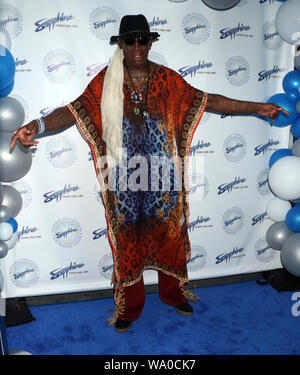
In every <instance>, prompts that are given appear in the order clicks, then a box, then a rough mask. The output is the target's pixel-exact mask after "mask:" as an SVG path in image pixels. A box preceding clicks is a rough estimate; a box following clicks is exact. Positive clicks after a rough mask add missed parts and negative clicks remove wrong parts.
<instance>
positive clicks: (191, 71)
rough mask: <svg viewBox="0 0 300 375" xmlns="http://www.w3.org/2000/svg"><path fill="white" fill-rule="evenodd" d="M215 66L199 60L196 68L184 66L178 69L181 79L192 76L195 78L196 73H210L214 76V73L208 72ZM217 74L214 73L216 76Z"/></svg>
mask: <svg viewBox="0 0 300 375" xmlns="http://www.w3.org/2000/svg"><path fill="white" fill-rule="evenodd" d="M212 66H213V63H212V62H207V61H205V60H199V62H198V64H196V65H194V66H184V67H182V68H179V69H178V72H179V74H180V75H181V77H186V76H190V77H191V78H192V77H195V75H196V73H209V74H212V73H213V72H212V71H208V70H207V69H209V68H211V67H212ZM215 73H216V72H214V74H215Z"/></svg>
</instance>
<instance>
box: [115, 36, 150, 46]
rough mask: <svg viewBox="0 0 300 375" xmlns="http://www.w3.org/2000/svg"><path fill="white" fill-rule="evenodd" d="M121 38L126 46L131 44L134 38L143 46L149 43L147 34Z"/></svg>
mask: <svg viewBox="0 0 300 375" xmlns="http://www.w3.org/2000/svg"><path fill="white" fill-rule="evenodd" d="M122 40H123V41H124V43H125V44H126V46H133V45H134V42H135V41H136V40H137V42H138V44H139V45H140V46H145V45H147V44H148V43H149V40H150V38H149V37H148V36H139V37H137V38H124V39H122Z"/></svg>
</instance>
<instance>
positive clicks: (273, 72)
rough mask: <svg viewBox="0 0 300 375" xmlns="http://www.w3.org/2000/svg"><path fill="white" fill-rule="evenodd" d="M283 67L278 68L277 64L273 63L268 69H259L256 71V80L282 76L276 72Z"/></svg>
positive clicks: (280, 70)
mask: <svg viewBox="0 0 300 375" xmlns="http://www.w3.org/2000/svg"><path fill="white" fill-rule="evenodd" d="M284 71H285V69H282V68H279V66H278V65H274V66H273V68H272V69H270V70H261V71H260V72H258V81H263V80H266V81H268V80H269V79H270V78H271V77H272V78H280V79H281V78H282V77H281V76H280V75H278V73H282V72H284Z"/></svg>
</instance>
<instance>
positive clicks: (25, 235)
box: [18, 225, 42, 241]
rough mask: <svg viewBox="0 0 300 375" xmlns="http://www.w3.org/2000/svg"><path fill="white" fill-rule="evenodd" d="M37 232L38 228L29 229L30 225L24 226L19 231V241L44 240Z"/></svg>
mask: <svg viewBox="0 0 300 375" xmlns="http://www.w3.org/2000/svg"><path fill="white" fill-rule="evenodd" d="M37 231H38V228H37V227H29V226H28V225H26V226H24V225H23V226H22V229H21V230H19V231H18V241H20V240H27V239H30V240H32V239H37V238H42V236H41V235H37V234H36V232H37Z"/></svg>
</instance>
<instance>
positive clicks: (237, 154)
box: [223, 134, 247, 163]
mask: <svg viewBox="0 0 300 375" xmlns="http://www.w3.org/2000/svg"><path fill="white" fill-rule="evenodd" d="M246 148H247V143H246V139H245V138H244V137H243V136H242V135H241V134H231V135H229V136H228V137H227V138H226V139H225V141H224V144H223V152H224V156H225V158H226V159H227V160H228V161H231V162H233V163H236V162H239V161H241V160H242V159H243V158H244V156H245V154H246Z"/></svg>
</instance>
